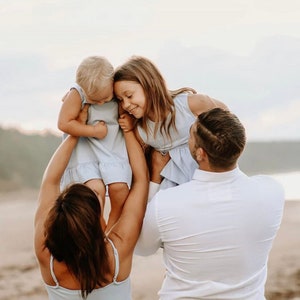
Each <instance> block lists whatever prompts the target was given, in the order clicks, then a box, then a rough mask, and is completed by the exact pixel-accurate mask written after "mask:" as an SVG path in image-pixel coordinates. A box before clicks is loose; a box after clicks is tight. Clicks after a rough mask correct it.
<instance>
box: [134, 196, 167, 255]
mask: <svg viewBox="0 0 300 300" xmlns="http://www.w3.org/2000/svg"><path fill="white" fill-rule="evenodd" d="M158 194H159V192H158ZM156 202H157V194H156V195H155V196H154V197H153V199H152V200H151V201H150V202H149V203H148V205H147V209H146V214H145V217H144V222H143V227H142V230H141V233H140V236H139V239H138V242H137V244H136V247H135V250H134V254H136V255H141V256H147V255H151V254H154V253H155V252H156V251H157V250H158V249H159V248H160V247H161V245H162V241H161V237H160V232H159V228H158V224H157V219H156Z"/></svg>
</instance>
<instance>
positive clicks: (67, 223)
mask: <svg viewBox="0 0 300 300" xmlns="http://www.w3.org/2000/svg"><path fill="white" fill-rule="evenodd" d="M100 214H101V208H100V204H99V200H98V198H97V196H96V194H95V193H94V192H93V191H92V190H91V189H90V188H88V187H87V186H86V185H84V184H73V185H71V186H69V187H67V188H66V189H65V190H64V191H63V192H62V193H61V194H60V195H59V197H58V198H57V200H56V202H55V204H54V206H53V207H52V209H51V210H50V211H49V214H48V217H47V220H46V222H45V247H46V248H48V249H49V251H50V253H51V254H52V255H53V257H54V258H55V259H56V260H57V261H59V262H64V263H65V264H66V265H67V267H68V269H69V271H70V272H71V273H72V274H73V275H74V276H75V277H76V278H77V279H78V281H79V282H80V286H81V294H82V297H83V298H86V297H87V295H88V294H89V293H90V292H92V290H93V289H95V288H96V287H97V286H102V285H103V283H106V282H107V280H106V276H107V274H108V273H109V271H110V267H109V261H108V255H107V250H106V245H105V235H104V233H103V230H102V228H101V226H100Z"/></svg>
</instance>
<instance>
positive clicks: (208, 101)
mask: <svg viewBox="0 0 300 300" xmlns="http://www.w3.org/2000/svg"><path fill="white" fill-rule="evenodd" d="M188 103H189V107H190V109H191V111H192V112H193V113H194V114H195V115H196V116H198V115H199V114H201V113H203V112H205V111H208V110H210V109H212V108H215V107H220V108H223V109H228V108H227V106H226V105H225V104H224V103H223V102H222V101H220V100H217V99H215V98H212V97H210V96H208V95H205V94H191V95H189V96H188Z"/></svg>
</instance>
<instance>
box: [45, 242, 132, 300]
mask: <svg viewBox="0 0 300 300" xmlns="http://www.w3.org/2000/svg"><path fill="white" fill-rule="evenodd" d="M108 241H109V242H110V244H111V245H112V248H113V251H114V257H115V274H114V278H113V282H112V283H110V284H109V285H107V286H105V287H102V288H98V289H94V290H93V291H92V292H91V293H90V294H88V297H87V298H86V300H131V286H130V277H128V278H126V279H125V280H123V281H120V282H118V281H117V277H118V274H119V254H118V251H117V249H116V247H115V245H114V244H113V242H112V241H111V240H109V239H108ZM50 272H51V276H52V278H53V280H54V282H55V283H56V285H55V286H52V285H48V284H45V287H46V290H47V293H48V297H49V300H82V299H83V298H82V297H81V290H70V289H67V288H64V287H62V286H60V285H59V283H58V280H57V278H56V276H55V274H54V269H53V256H52V255H51V257H50Z"/></svg>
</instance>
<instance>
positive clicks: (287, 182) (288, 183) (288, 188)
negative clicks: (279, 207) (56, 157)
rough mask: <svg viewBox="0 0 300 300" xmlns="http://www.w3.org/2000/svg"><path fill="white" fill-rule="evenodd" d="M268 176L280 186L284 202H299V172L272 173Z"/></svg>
mask: <svg viewBox="0 0 300 300" xmlns="http://www.w3.org/2000/svg"><path fill="white" fill-rule="evenodd" d="M270 176H271V177H272V178H274V179H275V180H277V181H278V182H280V183H281V184H282V186H283V188H284V190H285V199H286V200H293V201H299V200H300V188H299V186H300V171H294V172H282V173H274V174H270Z"/></svg>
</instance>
